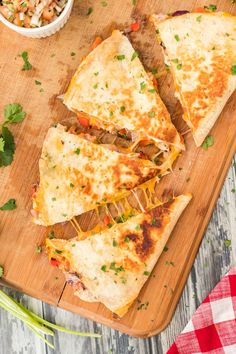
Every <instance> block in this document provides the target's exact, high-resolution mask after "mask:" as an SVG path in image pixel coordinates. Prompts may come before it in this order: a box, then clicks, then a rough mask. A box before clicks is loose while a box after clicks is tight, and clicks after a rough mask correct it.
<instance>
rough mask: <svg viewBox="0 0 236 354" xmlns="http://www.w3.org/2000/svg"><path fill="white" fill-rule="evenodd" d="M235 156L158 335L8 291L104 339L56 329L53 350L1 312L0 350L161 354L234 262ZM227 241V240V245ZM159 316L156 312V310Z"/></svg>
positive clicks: (1, 353) (16, 353)
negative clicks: (130, 332) (115, 326)
mask: <svg viewBox="0 0 236 354" xmlns="http://www.w3.org/2000/svg"><path fill="white" fill-rule="evenodd" d="M235 189H236V156H235V158H234V161H232V165H231V168H230V170H229V173H228V176H227V178H226V180H225V183H224V186H223V189H222V192H221V195H220V197H219V200H218V202H217V205H216V207H215V210H214V213H213V215H212V218H211V222H210V224H209V226H208V229H207V231H206V234H205V237H204V239H203V241H202V244H201V247H200V249H199V252H198V255H197V258H196V260H195V263H194V266H193V268H192V271H191V273H190V275H189V278H188V282H187V284H186V286H185V289H184V292H183V294H182V297H181V299H180V302H179V304H178V307H177V309H176V312H175V315H174V317H173V319H172V321H171V323H170V325H169V326H168V327H167V328H166V330H165V331H163V332H162V333H161V334H160V335H159V336H155V337H152V338H150V339H136V338H132V337H129V336H127V335H125V334H122V333H119V332H117V331H115V330H112V329H109V328H107V327H105V326H102V325H99V324H96V323H94V322H92V321H88V320H86V319H84V318H81V317H79V316H78V315H74V314H72V313H70V312H67V311H64V310H61V309H57V308H55V307H53V306H50V305H47V304H44V303H42V302H41V301H38V300H35V299H32V298H29V297H28V296H26V295H22V294H19V293H16V292H14V291H9V290H8V289H5V290H6V291H7V292H8V293H10V294H11V295H13V296H14V297H15V298H16V299H17V300H21V301H22V303H23V304H24V305H26V306H28V307H29V308H30V309H33V310H34V311H35V312H36V313H38V314H40V315H41V316H43V317H44V318H46V319H47V320H49V321H51V322H56V323H57V324H60V325H63V326H66V327H68V328H71V329H76V330H81V331H92V332H99V333H101V334H102V339H96V340H95V339H90V338H81V337H75V336H72V335H68V334H64V333H58V334H56V337H55V345H56V350H55V352H54V351H53V350H51V349H50V348H46V347H45V345H44V344H43V343H42V342H41V341H40V340H39V339H38V338H36V337H35V336H34V335H33V334H32V333H31V332H30V331H29V330H28V329H27V328H25V326H24V325H23V324H22V323H21V322H20V321H18V320H16V319H15V318H13V317H12V316H11V315H9V314H8V313H6V312H5V311H4V310H0V354H48V353H57V354H95V353H96V354H106V353H107V354H108V353H115V354H152V353H153V354H162V353H166V351H167V349H168V348H169V347H170V345H171V344H172V342H173V341H174V339H175V338H176V336H177V335H178V334H179V333H180V332H181V331H182V329H183V328H184V327H185V325H186V324H187V322H188V320H189V319H190V317H191V315H192V314H193V312H194V311H195V309H196V308H197V307H198V306H199V304H200V303H201V301H202V300H203V299H204V298H205V297H206V296H207V295H208V293H209V292H210V290H211V289H212V288H213V287H214V286H215V285H216V283H217V282H218V281H219V280H220V278H221V276H222V275H223V274H225V273H226V272H227V271H228V269H229V268H230V266H231V265H233V264H236V193H235ZM225 240H231V241H232V243H231V246H229V247H227V246H226V244H227V243H226V244H225V242H224V241H225ZM157 316H158V314H157Z"/></svg>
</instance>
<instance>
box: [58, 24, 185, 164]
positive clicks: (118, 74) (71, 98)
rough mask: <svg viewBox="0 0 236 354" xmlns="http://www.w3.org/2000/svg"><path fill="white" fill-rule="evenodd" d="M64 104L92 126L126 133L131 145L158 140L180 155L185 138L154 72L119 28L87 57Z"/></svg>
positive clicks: (168, 157) (172, 157)
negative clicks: (167, 107) (147, 68)
mask: <svg viewBox="0 0 236 354" xmlns="http://www.w3.org/2000/svg"><path fill="white" fill-rule="evenodd" d="M64 103H65V105H66V106H67V107H68V108H69V109H70V110H72V111H74V112H76V113H77V114H78V116H79V117H78V118H79V121H80V122H81V124H82V125H85V126H87V127H91V126H96V127H99V128H102V129H104V130H105V131H108V132H111V133H114V134H115V133H120V134H121V135H123V136H124V135H125V136H126V137H127V138H128V139H129V140H130V141H132V144H131V146H129V151H134V149H135V147H136V146H137V145H138V144H141V143H143V142H144V143H145V144H147V143H149V144H150V143H154V144H155V145H156V146H157V148H158V150H159V152H160V153H159V155H160V154H161V152H165V153H166V156H165V160H169V161H171V163H170V165H171V164H172V163H173V161H174V160H175V159H176V157H177V156H178V154H179V153H180V151H181V150H184V144H183V141H182V138H181V136H180V135H179V134H178V132H177V130H176V128H175V127H174V125H173V124H172V122H171V119H170V115H169V113H168V111H167V109H166V107H165V105H164V103H163V102H162V100H161V98H160V96H159V94H158V93H157V89H156V87H155V85H154V84H153V78H152V77H150V76H149V75H148V74H147V73H146V71H145V70H144V67H143V65H142V64H141V62H140V60H139V58H138V53H137V52H136V51H135V50H134V48H133V47H132V45H131V43H130V42H129V40H128V38H127V37H126V36H124V35H123V34H122V33H121V32H120V31H118V30H115V31H113V33H112V35H111V36H110V37H109V38H107V39H106V40H104V41H103V42H102V43H101V44H100V45H98V46H97V47H96V48H95V49H94V50H93V51H92V52H90V53H89V54H88V56H87V57H86V58H85V59H84V60H83V61H82V63H81V64H80V66H79V68H78V69H77V71H76V73H75V74H74V76H73V78H72V80H71V83H70V85H69V88H68V90H67V92H66V93H65V95H64Z"/></svg>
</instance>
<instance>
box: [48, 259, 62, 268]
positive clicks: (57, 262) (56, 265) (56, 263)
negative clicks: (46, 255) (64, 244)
mask: <svg viewBox="0 0 236 354" xmlns="http://www.w3.org/2000/svg"><path fill="white" fill-rule="evenodd" d="M50 264H51V265H52V266H53V267H58V266H59V264H60V262H59V261H57V260H56V259H51V260H50Z"/></svg>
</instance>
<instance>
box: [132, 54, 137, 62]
mask: <svg viewBox="0 0 236 354" xmlns="http://www.w3.org/2000/svg"><path fill="white" fill-rule="evenodd" d="M137 57H138V52H133V55H132V57H131V61H133V60H134V59H135V58H137Z"/></svg>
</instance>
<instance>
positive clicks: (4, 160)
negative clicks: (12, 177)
mask: <svg viewBox="0 0 236 354" xmlns="http://www.w3.org/2000/svg"><path fill="white" fill-rule="evenodd" d="M25 116H26V113H25V112H24V111H23V108H22V106H21V105H20V104H19V103H10V104H8V105H6V106H5V108H4V121H3V123H2V124H0V167H2V166H8V165H10V164H11V163H12V161H13V157H14V152H15V142H14V136H13V134H12V133H11V131H10V129H8V128H7V127H6V126H7V125H9V124H14V123H20V122H22V121H23V120H24V118H25Z"/></svg>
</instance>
